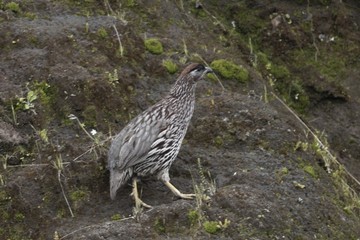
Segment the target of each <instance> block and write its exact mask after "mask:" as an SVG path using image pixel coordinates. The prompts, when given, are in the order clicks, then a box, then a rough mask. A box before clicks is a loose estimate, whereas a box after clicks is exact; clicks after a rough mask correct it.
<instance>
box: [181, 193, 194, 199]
mask: <svg viewBox="0 0 360 240" xmlns="http://www.w3.org/2000/svg"><path fill="white" fill-rule="evenodd" d="M176 196H178V197H179V198H182V199H194V198H195V197H196V194H194V193H181V192H179V194H178V195H176Z"/></svg>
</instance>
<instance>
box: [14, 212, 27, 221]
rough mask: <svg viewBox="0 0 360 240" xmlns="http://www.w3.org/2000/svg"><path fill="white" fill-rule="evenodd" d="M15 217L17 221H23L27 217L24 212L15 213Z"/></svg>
mask: <svg viewBox="0 0 360 240" xmlns="http://www.w3.org/2000/svg"><path fill="white" fill-rule="evenodd" d="M14 219H15V221H17V222H22V221H23V220H24V219H25V216H24V214H22V213H15V216H14Z"/></svg>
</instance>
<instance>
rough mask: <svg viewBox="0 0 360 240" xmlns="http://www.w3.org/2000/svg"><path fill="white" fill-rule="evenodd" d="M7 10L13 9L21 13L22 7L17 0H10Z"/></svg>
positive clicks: (6, 6) (6, 5)
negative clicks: (12, 0)
mask: <svg viewBox="0 0 360 240" xmlns="http://www.w3.org/2000/svg"><path fill="white" fill-rule="evenodd" d="M5 10H10V11H13V12H14V13H20V12H21V9H20V6H19V4H18V3H16V2H9V3H7V4H5Z"/></svg>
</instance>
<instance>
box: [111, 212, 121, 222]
mask: <svg viewBox="0 0 360 240" xmlns="http://www.w3.org/2000/svg"><path fill="white" fill-rule="evenodd" d="M120 219H121V215H120V214H119V213H116V214H114V215H112V216H111V220H112V221H118V220H120Z"/></svg>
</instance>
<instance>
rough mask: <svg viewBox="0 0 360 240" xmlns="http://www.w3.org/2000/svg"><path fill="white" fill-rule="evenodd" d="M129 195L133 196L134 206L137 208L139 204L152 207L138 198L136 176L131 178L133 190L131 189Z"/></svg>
mask: <svg viewBox="0 0 360 240" xmlns="http://www.w3.org/2000/svg"><path fill="white" fill-rule="evenodd" d="M131 195H132V196H134V200H135V207H136V208H137V209H138V208H140V207H141V206H144V207H146V208H152V206H150V205H148V204H146V203H144V202H143V201H142V200H141V199H140V198H139V193H138V190H137V178H136V177H134V178H133V190H132V193H131Z"/></svg>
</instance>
